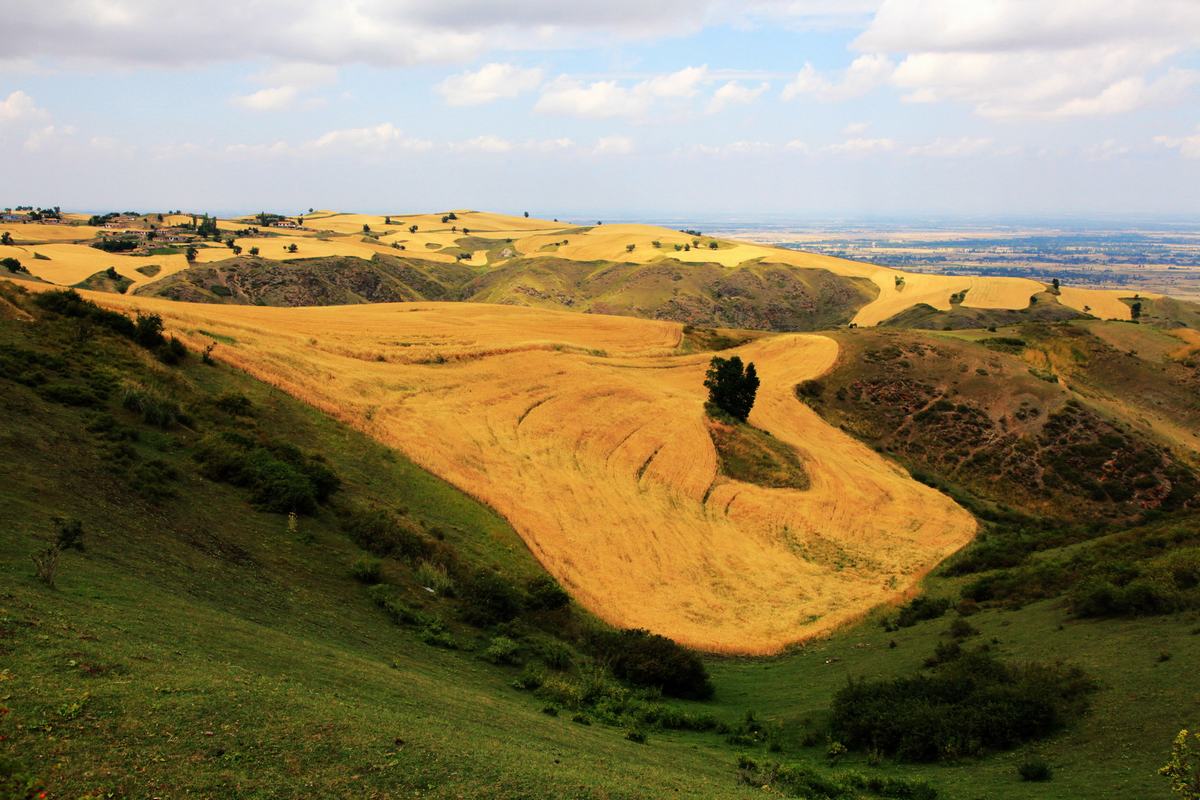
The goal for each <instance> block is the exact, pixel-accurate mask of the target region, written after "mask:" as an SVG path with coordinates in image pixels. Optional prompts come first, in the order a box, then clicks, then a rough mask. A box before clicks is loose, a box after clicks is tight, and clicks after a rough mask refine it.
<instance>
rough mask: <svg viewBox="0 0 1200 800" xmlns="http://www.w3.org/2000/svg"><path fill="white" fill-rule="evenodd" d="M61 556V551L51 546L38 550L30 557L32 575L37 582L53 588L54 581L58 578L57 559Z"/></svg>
mask: <svg viewBox="0 0 1200 800" xmlns="http://www.w3.org/2000/svg"><path fill="white" fill-rule="evenodd" d="M60 555H62V549H61V548H59V547H58V546H56V545H51V546H50V547H47V548H46V549H45V550H39V551H38V552H36V553H34V554H33V555H31V556H30V558H31V559H32V560H33V569H34V573H35V574H36V575H37V578H38V580H40V581H41V582H42V583H44V584H46V585H47V586H49V587H50V588H51V589H53V588H54V581H55V579H56V578H57V577H58V558H59V556H60Z"/></svg>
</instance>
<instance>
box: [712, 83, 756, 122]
mask: <svg viewBox="0 0 1200 800" xmlns="http://www.w3.org/2000/svg"><path fill="white" fill-rule="evenodd" d="M768 88H770V84H769V83H767V82H765V81H764V82H763V83H760V84H759V85H758V86H744V85H743V84H741V83H739V82H738V81H728V82H726V83H724V84H722V85H721V86H720V87H719V88H718V89H717V90H716V91H715V92H713V96H712V98H711V99H710V100H709V101H708V112H709V113H710V114H715V113H717V112H718V111H723V110H724V109H725V108H727V107H729V106H734V105H746V104H748V103H753V102H754V101H755V100H757V99H758V98H759V97H761V96H762V95H763V93H764V92H766V91H767V89H768Z"/></svg>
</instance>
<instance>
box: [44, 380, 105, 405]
mask: <svg viewBox="0 0 1200 800" xmlns="http://www.w3.org/2000/svg"><path fill="white" fill-rule="evenodd" d="M37 391H38V394H40V395H41V396H42V397H44V398H46V399H47V400H49V401H50V402H52V403H61V404H62V405H65V406H87V407H92V408H96V407H99V406H102V405H104V398H103V397H102V396H100V395H99V394H97V393H96V391H95V390H94V389H93V388H92V387H91V386H87V385H85V384H81V383H75V382H73V381H63V380H55V381H49V382H47V383H44V384H42V385H41V386H39V387H38V390H37Z"/></svg>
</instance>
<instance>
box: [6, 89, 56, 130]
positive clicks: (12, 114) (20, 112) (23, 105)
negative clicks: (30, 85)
mask: <svg viewBox="0 0 1200 800" xmlns="http://www.w3.org/2000/svg"><path fill="white" fill-rule="evenodd" d="M49 117H50V114H49V113H48V112H47V111H46V110H45V109H44V108H38V106H37V104H36V103H34V102H33V98H32V97H30V96H29V95H27V94H25V92H23V91H21V90H20V89H17V90H16V91H14V92H12V93H11V94H9V96H8V97H6V98H4V99H3V100H0V122H26V121H30V120H34V121H36V120H43V119H48V118H49Z"/></svg>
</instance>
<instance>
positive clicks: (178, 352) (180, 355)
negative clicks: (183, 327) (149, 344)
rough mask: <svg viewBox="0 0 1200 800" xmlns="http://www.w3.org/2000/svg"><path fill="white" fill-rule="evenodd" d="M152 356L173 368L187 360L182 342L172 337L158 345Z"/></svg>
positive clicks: (185, 349)
mask: <svg viewBox="0 0 1200 800" xmlns="http://www.w3.org/2000/svg"><path fill="white" fill-rule="evenodd" d="M154 354H155V355H156V356H158V360H159V361H161V362H163V363H164V364H167V365H169V366H174V365H175V364H178V363H179V362H180V361H183V360H184V359H185V358H187V354H188V351H187V348H186V347H185V346H184V344H183V342H181V341H179V340H178V339H176V338H175V337H174V336H172V337H171V338H170V339H167V340H165V341H164V342H163V343H162V344H161V345H159V346H158V347H157V348H156V349H155V350H154Z"/></svg>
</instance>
